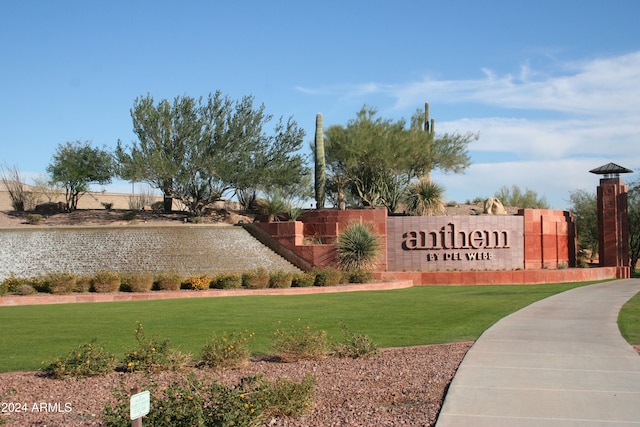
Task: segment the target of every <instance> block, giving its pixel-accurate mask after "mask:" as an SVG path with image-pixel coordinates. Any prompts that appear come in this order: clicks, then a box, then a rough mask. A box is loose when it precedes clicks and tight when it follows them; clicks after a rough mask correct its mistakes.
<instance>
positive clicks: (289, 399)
mask: <svg viewBox="0 0 640 427" xmlns="http://www.w3.org/2000/svg"><path fill="white" fill-rule="evenodd" d="M150 381H151V382H150ZM315 385H316V379H315V377H313V376H312V375H311V374H307V375H306V376H305V377H304V378H303V379H302V381H301V382H299V383H297V382H294V381H291V380H289V379H276V380H274V381H270V380H267V379H265V378H264V377H263V376H251V377H244V378H242V379H240V381H239V383H237V384H235V385H231V386H228V385H225V384H222V383H220V382H218V381H215V380H213V381H212V380H208V379H198V378H196V377H195V375H188V376H187V377H185V378H182V379H179V380H177V381H173V382H171V383H169V384H167V385H165V386H161V385H160V384H158V383H157V382H153V381H152V380H149V381H147V383H146V384H141V385H140V386H141V387H140V388H142V389H146V390H149V391H151V402H150V405H151V407H152V408H153V410H152V411H151V412H150V413H149V414H148V415H147V416H145V419H144V423H145V425H147V424H148V425H151V426H154V427H174V426H203V427H208V426H211V427H213V426H221V427H232V426H246V427H254V426H260V425H264V424H265V423H266V422H267V421H269V418H273V417H276V416H287V417H297V416H299V415H302V414H304V413H305V412H306V411H308V410H309V409H310V408H311V407H312V405H313V398H314V395H315ZM112 395H113V399H110V400H111V402H115V403H111V402H110V403H107V404H106V405H105V408H104V411H103V420H104V422H105V426H107V427H120V426H127V425H129V424H130V423H131V421H130V418H129V390H128V388H127V386H126V384H125V383H124V382H122V383H121V385H120V386H119V387H118V388H116V389H114V390H113V391H112Z"/></svg>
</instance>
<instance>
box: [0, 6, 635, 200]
mask: <svg viewBox="0 0 640 427" xmlns="http://www.w3.org/2000/svg"><path fill="white" fill-rule="evenodd" d="M638 16H640V2H638V1H637V0H607V1H604V0H554V1H548V0H539V1H535V2H534V1H513V0H504V1H498V0H484V1H475V0H451V1H446V2H443V1H439V2H436V1H428V0H421V1H420V0H413V1H409V0H394V1H393V2H392V1H377V0H368V1H361V0H351V1H349V0H339V1H334V0H325V1H323V2H307V1H303V0H302V1H301V0H273V1H264V0H262V1H253V0H245V1H242V0H239V1H217V0H209V1H195V0H192V1H188V0H186V1H180V2H178V1H163V0H155V1H149V0H125V1H121V0H112V1H109V2H105V1H92V0H82V1H70V0H56V1H50V0H41V1H37V0H3V1H2V2H0V147H1V149H0V164H2V165H4V166H10V167H11V166H16V167H17V168H18V169H19V171H20V172H21V175H22V176H23V177H24V178H26V180H27V181H30V180H31V179H33V178H35V177H38V176H46V168H47V166H48V165H49V163H50V162H51V159H52V156H53V154H54V153H55V151H56V148H57V146H58V145H59V144H64V143H66V142H67V141H76V140H81V141H90V142H91V143H92V144H93V145H94V146H96V147H105V148H107V149H109V150H112V149H113V148H114V147H115V146H116V143H117V141H118V140H119V139H120V140H122V141H123V143H125V144H130V143H131V142H132V141H135V140H136V136H135V134H134V133H133V131H132V120H131V115H130V109H131V108H132V106H133V104H134V100H135V99H136V98H137V97H140V96H146V95H147V94H149V95H151V96H153V98H154V99H155V100H156V101H160V100H162V99H169V100H173V99H174V98H175V97H177V96H190V97H193V98H199V97H201V96H202V97H206V96H207V95H208V94H209V93H214V92H216V91H221V92H222V93H223V94H224V95H228V96H229V97H230V98H231V99H235V100H239V99H241V98H242V97H243V96H245V95H251V96H253V97H254V99H255V102H256V103H257V104H264V106H265V109H266V111H267V112H268V113H269V114H272V115H273V116H274V117H275V118H279V117H284V118H289V117H293V119H294V120H295V121H296V122H297V123H298V125H299V126H300V127H301V128H303V129H304V130H305V132H306V137H305V143H304V145H305V150H306V151H307V152H309V153H310V150H309V149H308V147H309V144H310V143H311V141H312V140H313V135H314V132H315V116H316V113H318V112H321V113H322V114H323V116H324V124H325V127H328V126H330V125H346V124H347V123H348V121H349V120H352V119H354V118H355V116H356V113H357V112H358V111H359V110H360V109H361V108H362V107H363V106H365V105H366V106H369V107H373V108H376V109H377V110H378V115H379V116H380V117H382V118H385V119H392V120H394V121H395V120H399V119H402V118H404V119H406V120H409V119H410V117H411V116H412V115H413V114H414V113H415V112H416V110H419V109H423V108H424V103H425V102H429V104H430V113H431V117H433V118H435V120H436V125H435V130H436V134H443V133H460V134H466V133H468V132H471V133H478V134H479V139H478V140H477V141H473V142H471V143H470V144H469V146H468V148H469V154H470V157H471V161H472V165H471V166H470V167H469V168H468V169H467V170H466V171H465V173H464V174H443V173H441V172H438V171H436V172H434V173H433V174H432V179H433V180H434V181H436V182H437V183H439V184H441V185H442V186H444V187H445V189H446V194H445V197H446V199H447V200H448V201H450V202H453V201H455V202H458V203H464V202H465V201H467V200H472V199H474V198H477V197H482V198H485V197H491V196H493V195H494V194H495V193H496V192H497V191H499V190H500V189H501V188H502V187H503V186H512V185H517V186H518V187H520V188H521V189H523V190H525V189H530V190H533V191H535V192H537V193H538V194H539V195H540V196H544V197H546V199H547V201H548V202H549V204H550V206H551V207H552V208H554V209H568V208H569V207H570V201H569V194H570V192H572V191H575V190H587V191H593V192H595V189H596V187H597V185H598V182H599V178H600V177H599V176H597V175H594V174H590V173H589V170H591V169H593V168H596V167H598V166H601V165H604V164H606V163H609V162H613V163H616V164H619V165H621V166H624V167H627V168H629V169H632V170H633V171H634V172H635V173H634V174H630V175H625V176H623V178H624V179H625V180H626V181H630V180H633V179H636V177H637V176H638V172H640V150H638V147H639V142H640V26H639V25H638ZM273 124H274V125H275V120H274V122H273ZM101 188H103V187H100V188H96V189H98V190H99V189H101ZM106 189H107V190H108V191H122V192H127V191H131V185H130V184H128V183H126V182H121V181H116V182H114V184H112V185H110V186H107V187H106Z"/></svg>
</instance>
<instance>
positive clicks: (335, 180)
mask: <svg viewBox="0 0 640 427" xmlns="http://www.w3.org/2000/svg"><path fill="white" fill-rule="evenodd" d="M376 114H377V111H376V110H375V109H373V108H369V107H367V106H365V107H363V108H362V109H361V110H360V111H359V112H358V113H357V114H356V118H355V119H353V120H350V121H349V122H348V123H347V125H346V126H341V125H334V126H330V127H329V128H328V129H327V130H326V132H325V137H326V142H325V150H326V162H327V167H328V171H329V183H328V184H329V185H328V188H329V189H332V190H333V191H335V192H337V193H338V197H337V199H338V203H339V204H340V203H342V202H341V201H344V200H345V199H346V198H347V197H346V195H344V192H345V191H349V192H351V193H352V195H353V196H355V197H356V198H357V199H358V200H359V201H360V203H361V204H362V205H364V206H379V205H383V206H386V207H387V209H389V211H391V212H393V211H394V210H395V209H396V207H397V205H398V202H399V201H400V200H402V194H403V193H404V191H405V190H406V188H407V187H408V185H409V184H410V183H411V182H412V181H413V180H415V179H418V178H423V177H426V178H428V176H429V173H430V172H431V171H432V170H434V169H440V170H443V171H444V172H454V173H461V172H463V171H464V170H465V169H466V168H467V167H468V166H469V165H470V163H471V161H470V158H469V155H468V153H467V148H466V147H467V144H468V143H469V142H470V141H471V140H472V139H473V138H475V137H476V136H475V135H472V134H467V135H457V134H455V135H449V134H445V135H444V136H436V135H434V134H433V132H427V131H425V130H424V129H423V126H424V120H425V118H424V115H421V116H420V114H418V113H416V115H414V117H413V118H412V123H411V126H409V127H407V125H406V121H405V120H404V119H400V120H398V121H395V122H394V121H392V120H389V119H382V118H380V117H377V116H376ZM419 116H420V117H419ZM421 120H422V121H421ZM341 193H342V194H341Z"/></svg>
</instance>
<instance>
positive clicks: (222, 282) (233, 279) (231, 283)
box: [211, 273, 242, 289]
mask: <svg viewBox="0 0 640 427" xmlns="http://www.w3.org/2000/svg"><path fill="white" fill-rule="evenodd" d="M211 287H213V288H216V289H238V288H240V287H242V276H241V275H240V274H238V273H223V274H219V275H218V276H217V277H216V278H215V279H214V280H213V281H212V282H211Z"/></svg>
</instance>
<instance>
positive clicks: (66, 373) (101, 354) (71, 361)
mask: <svg viewBox="0 0 640 427" xmlns="http://www.w3.org/2000/svg"><path fill="white" fill-rule="evenodd" d="M95 342H96V340H95V339H94V340H93V341H91V342H88V343H86V344H83V345H81V346H79V347H77V348H75V349H73V350H72V351H71V352H70V353H69V354H68V355H67V356H65V357H61V358H58V359H56V360H55V361H54V362H52V363H51V364H50V365H48V366H47V367H46V368H45V369H44V370H45V371H46V372H48V373H49V374H51V376H52V377H53V378H56V379H62V378H86V377H94V376H98V375H106V374H108V373H110V372H113V370H114V369H115V367H116V356H115V355H113V354H111V353H108V352H107V351H105V349H104V347H101V346H100V347H99V346H96V344H95Z"/></svg>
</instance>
